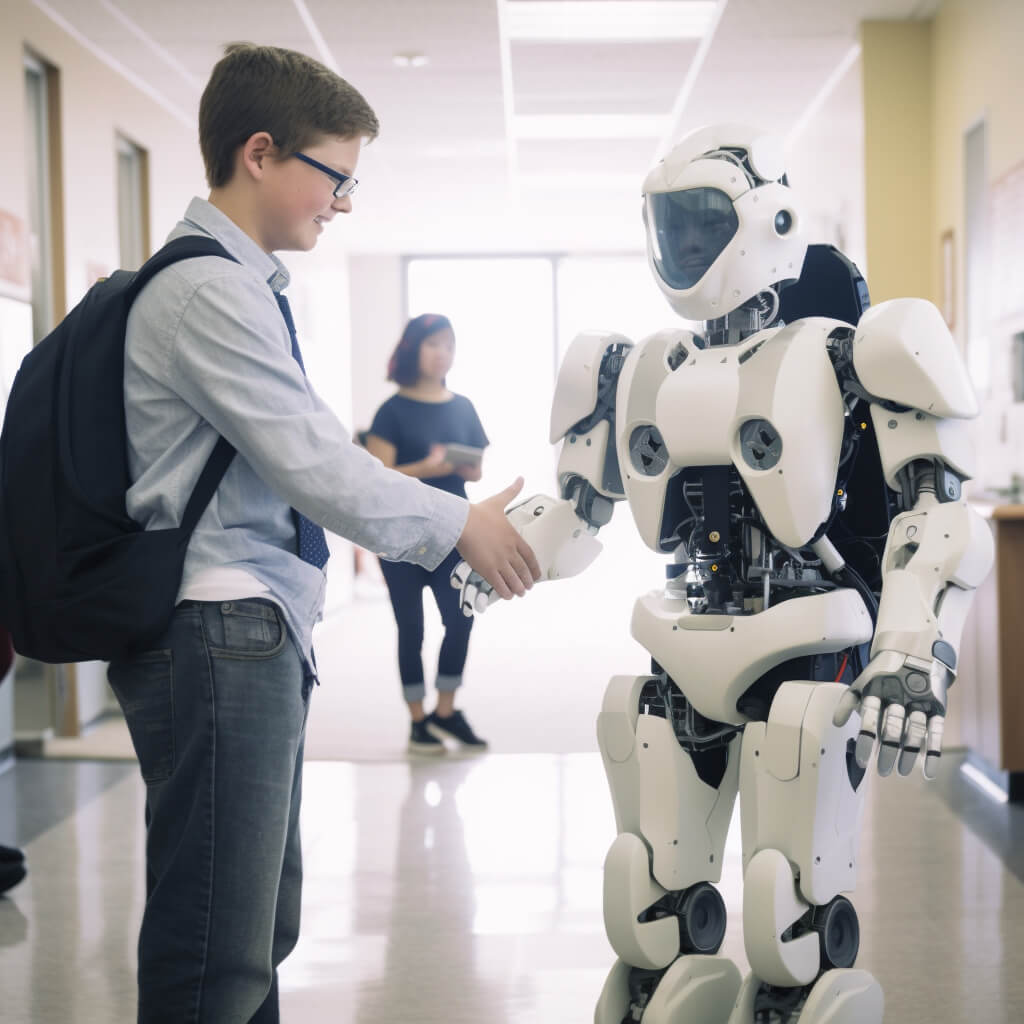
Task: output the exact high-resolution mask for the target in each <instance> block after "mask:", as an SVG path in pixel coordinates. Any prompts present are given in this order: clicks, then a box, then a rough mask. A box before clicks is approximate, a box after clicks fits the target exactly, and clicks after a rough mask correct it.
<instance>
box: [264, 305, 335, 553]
mask: <svg viewBox="0 0 1024 1024" xmlns="http://www.w3.org/2000/svg"><path fill="white" fill-rule="evenodd" d="M274 295H275V298H276V299H277V304H278V306H280V307H281V316H283V317H284V322H285V326H287V328H288V336H289V337H290V338H291V339H292V355H293V356H294V357H295V362H297V363H298V364H299V368H300V369H301V370H302V372H303V373H305V372H306V367H305V366H304V365H303V363H302V353H301V352H300V351H299V339H298V338H297V337H296V335H295V321H294V320H293V319H292V311H291V307H290V306H289V305H288V300H287V299H286V298H285V297H284V296H283V295H282V294H281V293H280V292H275V293H274ZM292 518H293V519H294V520H295V532H296V533H297V534H298V539H299V558H301V559H302V560H303V561H304V562H309V564H310V565H315V566H316V567H317V568H318V569H323V567H324V566H325V565H326V564H327V559H328V558H329V557H330V552H329V551H328V550H327V538H326V537H325V536H324V531H323V528H322V527H320V526H317V524H316V523H314V522H313V520H312V519H307V518H306V517H305V516H304V515H303V514H302V513H301V512H297V511H296V510H295V509H292Z"/></svg>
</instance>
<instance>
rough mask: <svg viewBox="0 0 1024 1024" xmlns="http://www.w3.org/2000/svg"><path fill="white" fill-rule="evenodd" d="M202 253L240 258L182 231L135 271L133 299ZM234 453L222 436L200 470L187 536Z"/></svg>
mask: <svg viewBox="0 0 1024 1024" xmlns="http://www.w3.org/2000/svg"><path fill="white" fill-rule="evenodd" d="M198 256H220V257H222V258H223V259H228V260H232V261H233V262H235V263H237V262H238V260H236V259H235V257H234V256H232V255H231V253H229V252H228V251H227V249H225V248H224V246H223V245H221V244H220V242H218V241H217V240H216V239H215V238H210V237H209V236H208V235H182V236H181V237H180V238H175V239H174V240H173V241H170V242H168V243H167V244H166V245H164V246H163V248H161V249H158V250H157V251H156V252H155V253H154V254H153V255H152V256H150V258H149V259H148V260H146V262H145V263H144V264H143V265H142V266H141V267H140V268H139V269H138V270H137V271H136V272H135V279H134V280H133V281H132V283H131V284H130V285H129V293H130V299H131V300H134V299H135V297H136V295H138V293H139V292H140V291H141V290H142V289H143V288H144V287H145V286H146V285H147V284H148V283H149V281H150V280H151V279H152V278H153V277H154V276H155V275H156V274H159V273H160V271H161V270H164V269H165V268H167V267H169V266H170V265H171V264H172V263H178V262H179V261H180V260H188V259H194V258H196V257H198ZM234 457H235V449H234V447H232V445H231V443H230V442H229V441H227V440H226V439H225V438H223V437H219V438H218V439H217V444H216V445H215V446H214V449H213V451H212V452H211V453H210V457H209V459H207V460H206V465H205V466H204V467H203V471H202V473H200V474H199V479H198V480H197V481H196V486H195V488H194V490H193V491H192V496H191V497H190V498H189V499H188V504H187V505H186V506H185V513H184V515H183V516H182V519H181V531H182V536H183V537H184V538H188V537H190V536H191V535H192V531H193V530H194V529H195V528H196V524H197V523H198V522H199V519H200V517H201V516H202V514H203V512H205V511H206V506H207V505H209V504H210V499H211V498H212V497H213V495H214V493H215V492H216V490H217V488H218V487H219V486H220V482H221V480H223V479H224V474H225V473H226V472H227V471H228V466H230V465H231V460H232V459H233V458H234Z"/></svg>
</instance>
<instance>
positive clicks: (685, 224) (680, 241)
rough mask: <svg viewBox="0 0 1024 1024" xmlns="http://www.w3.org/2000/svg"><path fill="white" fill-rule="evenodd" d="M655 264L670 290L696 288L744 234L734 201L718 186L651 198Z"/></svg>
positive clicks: (650, 225) (649, 209) (649, 221)
mask: <svg viewBox="0 0 1024 1024" xmlns="http://www.w3.org/2000/svg"><path fill="white" fill-rule="evenodd" d="M647 225H648V228H647V230H648V233H649V235H650V239H651V249H652V253H653V256H654V264H655V266H656V267H657V270H658V273H659V274H660V275H661V277H662V280H663V281H664V282H665V284H667V285H668V286H669V287H670V288H675V289H676V290H678V291H685V290H687V289H689V288H692V287H693V286H694V285H695V284H696V283H697V282H698V281H699V280H700V279H701V278H702V277H703V276H704V275H705V274H706V273H707V272H708V269H709V268H710V266H711V264H712V263H714V262H715V260H716V259H718V257H719V256H720V255H721V254H722V251H723V250H724V249H725V247H726V246H727V245H728V244H729V242H730V241H732V238H733V236H734V235H735V234H736V232H737V231H738V230H739V218H738V217H737V216H736V211H735V209H733V205H732V200H731V199H730V198H729V197H728V196H727V195H726V194H725V193H724V192H723V191H721V189H717V188H688V189H683V190H681V191H679V192H655V193H653V194H649V195H648V196H647Z"/></svg>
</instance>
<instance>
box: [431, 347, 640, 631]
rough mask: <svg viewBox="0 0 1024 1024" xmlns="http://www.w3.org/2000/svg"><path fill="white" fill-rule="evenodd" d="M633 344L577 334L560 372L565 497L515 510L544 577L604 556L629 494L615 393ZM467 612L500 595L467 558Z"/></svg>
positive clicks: (555, 437) (556, 423)
mask: <svg viewBox="0 0 1024 1024" xmlns="http://www.w3.org/2000/svg"><path fill="white" fill-rule="evenodd" d="M631 347H632V344H631V343H630V342H629V341H628V340H627V339H626V338H624V337H623V336H622V335H619V334H611V333H608V332H603V331H592V332H588V333H585V334H580V335H577V337H576V338H575V339H574V340H573V343H572V345H570V347H569V351H568V352H567V353H566V356H565V360H564V362H563V363H562V367H561V369H560V371H559V374H558V382H557V384H556V385H555V396H554V400H553V403H552V409H551V443H552V444H556V443H557V442H558V441H562V452H561V455H560V457H559V460H558V484H559V494H560V497H558V498H553V497H550V496H549V495H546V494H535V495H533V497H531V498H527V499H526V501H523V502H520V503H519V504H518V505H514V506H512V508H510V509H508V510H507V512H506V514H507V516H508V519H509V522H510V523H511V524H512V525H513V526H514V527H515V528H516V529H517V530H518V531H519V533H520V534H522V536H523V538H524V539H525V540H526V541H527V543H528V544H529V545H530V547H531V548H532V549H533V551H534V553H535V554H536V556H537V561H538V562H539V563H540V568H541V579H542V580H555V579H562V578H563V577H566V576H575V575H577V574H578V573H580V572H582V571H583V570H584V569H585V568H586V567H587V566H588V565H590V563H591V562H592V561H593V560H594V559H595V558H596V557H597V555H598V553H599V552H600V550H601V544H600V542H599V541H598V540H597V539H596V537H595V536H594V535H595V534H596V533H597V531H598V530H599V529H600V528H601V527H602V526H604V525H606V524H607V523H608V522H609V521H610V520H611V517H612V506H613V503H614V502H615V501H617V500H620V499H622V498H623V497H624V496H625V495H624V494H623V491H622V480H621V477H620V475H619V468H618V459H617V457H616V451H615V392H616V387H617V384H618V377H619V373H620V372H621V370H622V366H623V363H624V361H625V356H626V353H627V352H628V350H629V349H630V348H631ZM451 583H452V586H453V587H455V588H456V589H457V590H460V591H461V592H462V610H463V613H464V614H466V615H472V614H473V612H474V611H477V612H482V611H484V610H485V609H486V608H487V606H488V605H489V604H490V603H491V601H493V600H494V591H493V588H492V587H491V586H490V584H489V583H487V581H486V580H484V579H483V578H482V577H481V576H480V575H479V574H478V573H475V572H473V571H472V570H471V569H470V568H469V566H468V564H467V563H466V562H460V563H459V564H458V565H457V566H456V567H455V569H454V570H453V572H452V577H451Z"/></svg>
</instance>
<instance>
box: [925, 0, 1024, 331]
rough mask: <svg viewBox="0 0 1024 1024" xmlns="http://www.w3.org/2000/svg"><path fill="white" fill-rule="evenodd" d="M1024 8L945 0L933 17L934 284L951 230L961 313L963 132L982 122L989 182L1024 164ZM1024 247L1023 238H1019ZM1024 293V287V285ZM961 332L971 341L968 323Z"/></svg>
mask: <svg viewBox="0 0 1024 1024" xmlns="http://www.w3.org/2000/svg"><path fill="white" fill-rule="evenodd" d="M1022 50H1024V4H1022V3H1021V2H1020V0H946V2H945V3H944V4H943V5H942V7H941V8H940V10H939V12H938V14H937V15H936V16H935V19H934V23H933V29H932V53H933V61H934V67H935V70H936V74H935V75H934V78H933V83H932V90H933V92H932V94H933V109H932V132H933V137H934V150H933V152H934V158H933V164H932V165H933V168H934V175H933V177H934V189H933V209H934V213H933V222H934V232H935V240H936V244H935V252H934V259H933V267H932V271H933V280H934V281H935V282H936V285H937V282H938V279H939V263H938V254H937V249H938V243H937V239H938V236H940V235H941V234H942V233H943V232H944V231H946V230H949V229H952V231H953V237H954V239H955V243H956V257H957V259H956V265H957V268H958V270H959V273H958V282H957V289H958V293H957V296H956V298H957V301H956V308H957V309H959V310H962V309H963V302H962V297H963V267H964V251H963V239H964V179H963V164H964V157H963V137H964V133H965V132H966V131H967V130H968V129H970V128H971V127H972V126H973V125H975V124H976V123H977V122H978V121H979V120H980V119H982V118H984V119H985V121H986V127H987V137H988V172H989V181H990V182H994V181H997V180H998V179H999V178H1000V177H1002V176H1003V175H1004V174H1005V173H1006V172H1007V171H1008V170H1010V168H1012V167H1014V166H1015V165H1016V164H1019V163H1020V162H1021V161H1024V109H1022V102H1024V67H1022V63H1021V57H1020V55H1021V52H1022ZM1021 244H1022V245H1024V238H1022V239H1021ZM1020 286H1021V288H1022V289H1024V282H1021V285H1020ZM958 320H959V322H958V323H957V325H956V334H957V337H958V340H959V341H960V343H961V345H963V344H964V342H965V341H966V338H965V335H964V323H963V318H962V317H959V318H958Z"/></svg>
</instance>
